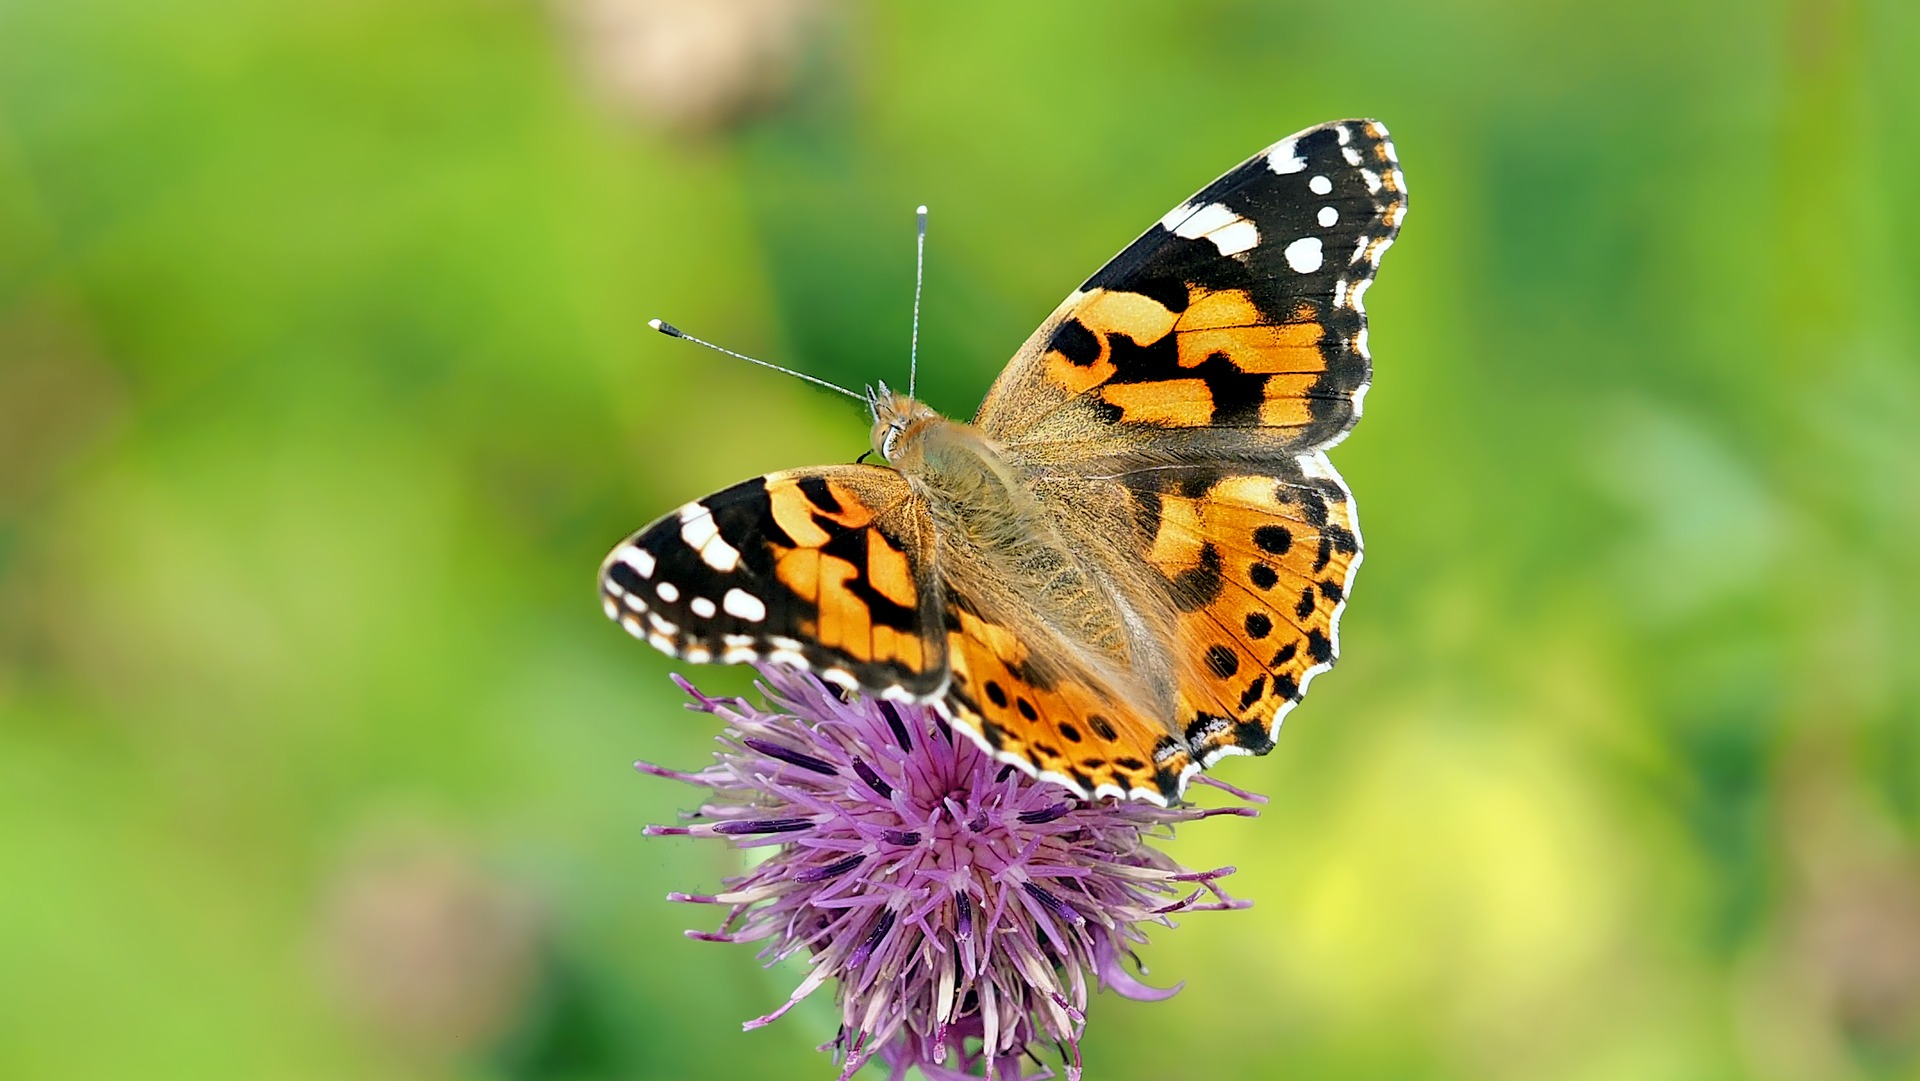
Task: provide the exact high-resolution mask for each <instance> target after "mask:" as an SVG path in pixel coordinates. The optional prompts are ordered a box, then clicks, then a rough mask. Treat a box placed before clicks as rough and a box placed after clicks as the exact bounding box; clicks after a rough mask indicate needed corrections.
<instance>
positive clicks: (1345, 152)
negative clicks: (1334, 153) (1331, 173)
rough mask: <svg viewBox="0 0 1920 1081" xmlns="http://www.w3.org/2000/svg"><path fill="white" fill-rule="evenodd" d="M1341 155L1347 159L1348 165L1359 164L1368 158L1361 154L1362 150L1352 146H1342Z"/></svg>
mask: <svg viewBox="0 0 1920 1081" xmlns="http://www.w3.org/2000/svg"><path fill="white" fill-rule="evenodd" d="M1340 156H1341V157H1343V158H1345V159H1347V164H1348V165H1358V164H1360V163H1361V162H1362V161H1364V160H1366V159H1364V158H1362V157H1361V156H1360V152H1359V151H1358V150H1355V149H1354V148H1352V147H1350V146H1343V147H1341V148H1340Z"/></svg>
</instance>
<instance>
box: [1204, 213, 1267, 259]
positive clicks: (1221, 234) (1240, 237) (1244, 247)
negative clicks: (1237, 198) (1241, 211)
mask: <svg viewBox="0 0 1920 1081" xmlns="http://www.w3.org/2000/svg"><path fill="white" fill-rule="evenodd" d="M1207 239H1208V240H1211V241H1213V246H1214V247H1216V248H1219V249H1220V254H1221V255H1239V254H1240V253H1241V252H1246V251H1252V250H1253V249H1255V248H1257V247H1259V246H1260V227H1259V226H1257V225H1255V224H1253V223H1252V222H1250V221H1248V220H1247V219H1245V218H1241V219H1240V220H1239V221H1237V222H1234V223H1233V224H1232V225H1229V226H1227V227H1226V228H1224V229H1216V230H1215V231H1213V232H1212V233H1209V234H1208V235H1207Z"/></svg>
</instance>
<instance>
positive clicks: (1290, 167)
mask: <svg viewBox="0 0 1920 1081" xmlns="http://www.w3.org/2000/svg"><path fill="white" fill-rule="evenodd" d="M1306 167H1307V159H1305V158H1303V157H1301V156H1300V152H1299V151H1298V150H1296V149H1295V148H1294V143H1293V140H1292V139H1282V140H1280V141H1279V142H1277V143H1275V144H1273V145H1272V146H1271V147H1268V148H1267V168H1269V169H1272V170H1273V171H1274V172H1276V173H1279V174H1281V175H1282V176H1284V175H1286V174H1287V173H1298V172H1301V171H1303V170H1304V169H1306Z"/></svg>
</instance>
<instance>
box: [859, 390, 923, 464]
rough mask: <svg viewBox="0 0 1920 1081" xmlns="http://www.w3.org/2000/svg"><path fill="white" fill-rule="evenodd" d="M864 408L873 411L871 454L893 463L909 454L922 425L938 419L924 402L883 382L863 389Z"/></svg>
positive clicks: (897, 462)
mask: <svg viewBox="0 0 1920 1081" xmlns="http://www.w3.org/2000/svg"><path fill="white" fill-rule="evenodd" d="M867 408H869V409H871V410H872V411H873V451H874V453H875V454H878V455H879V456H880V457H882V458H885V459H886V460H887V461H889V462H892V463H894V464H896V465H897V464H899V462H900V460H901V457H902V455H904V454H907V453H910V450H911V445H912V444H913V443H914V442H915V441H916V440H915V439H914V436H915V435H916V434H917V433H918V432H919V431H920V429H921V428H922V427H924V426H925V424H926V422H927V421H929V420H933V419H935V418H936V417H938V416H939V414H938V413H935V412H934V411H933V410H932V409H930V408H928V407H927V405H926V404H925V403H922V402H919V401H916V400H914V399H913V398H911V397H909V396H907V395H905V394H901V393H900V392H899V391H896V390H893V389H892V388H890V387H888V386H887V385H886V384H885V383H881V384H879V385H878V386H877V387H868V388H867Z"/></svg>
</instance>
